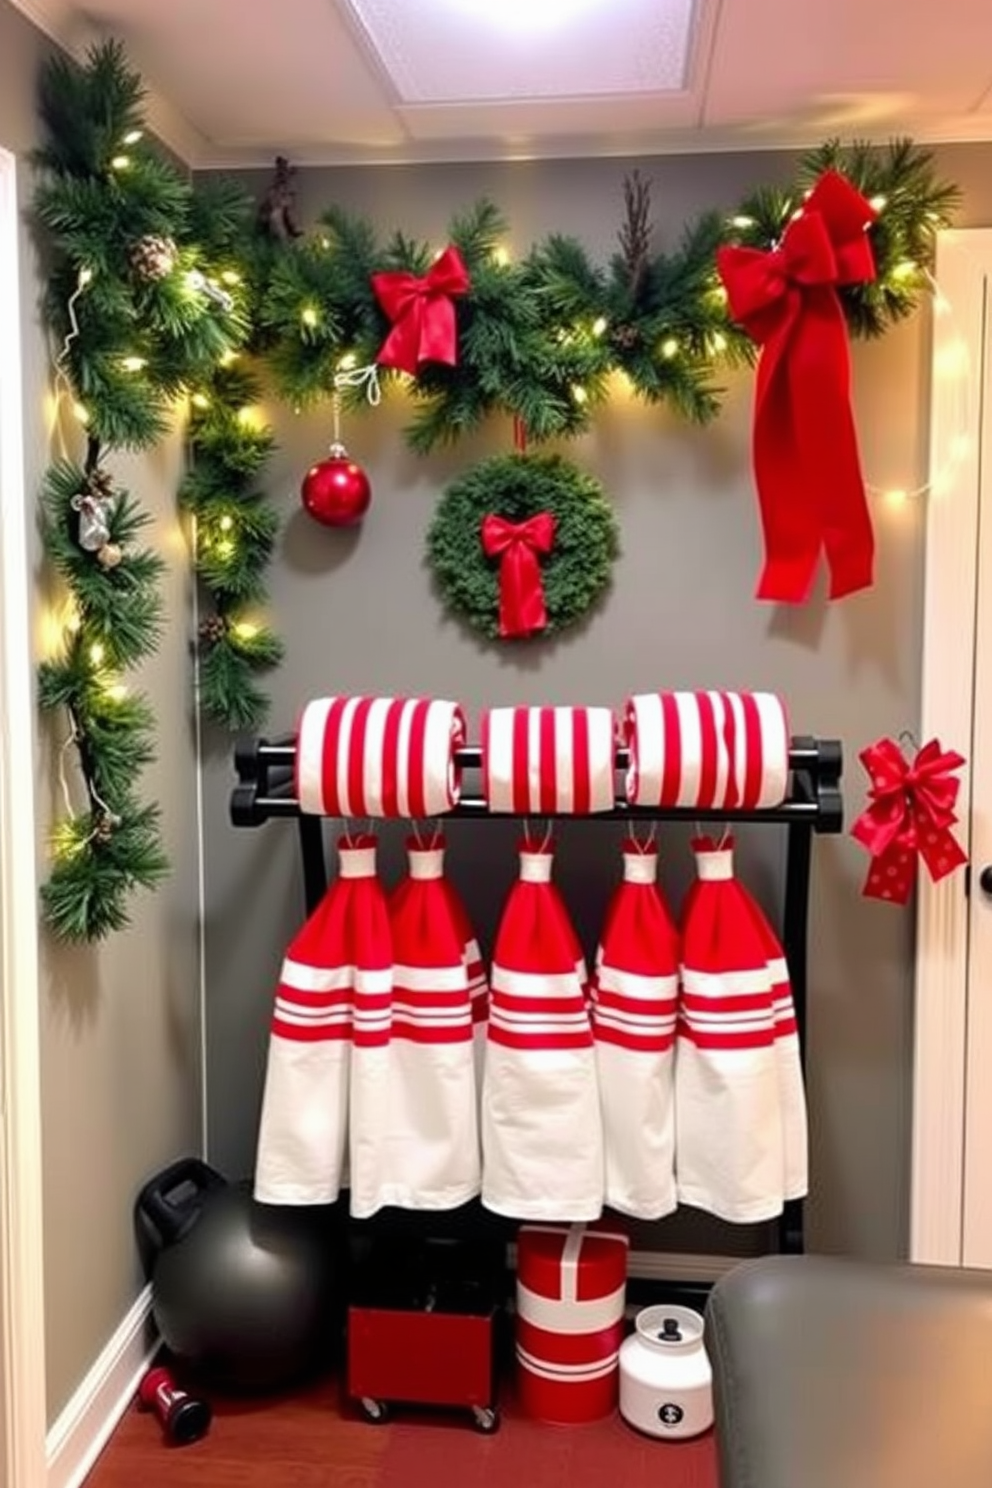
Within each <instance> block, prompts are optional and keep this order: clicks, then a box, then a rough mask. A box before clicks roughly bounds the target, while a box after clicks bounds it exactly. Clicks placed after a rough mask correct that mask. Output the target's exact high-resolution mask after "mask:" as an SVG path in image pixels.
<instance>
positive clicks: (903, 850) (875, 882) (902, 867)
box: [861, 842, 916, 904]
mask: <svg viewBox="0 0 992 1488" xmlns="http://www.w3.org/2000/svg"><path fill="white" fill-rule="evenodd" d="M915 882H916V853H915V852H913V851H911V850H910V849H909V848H907V847H903V846H902V845H901V844H900V843H898V842H894V843H893V844H892V846H891V847H887V848H886V849H885V851H884V852H881V853H879V855H878V857H877V858H873V859H872V862H871V864H870V865H869V868H868V876H867V878H866V879H865V882H864V887H863V889H862V890H861V892H862V894H863V895H864V897H865V898H866V899H886V900H888V902H889V903H890V904H905V903H906V902H907V900H908V899H909V896H910V894H911V893H912V889H913V884H914V883H915Z"/></svg>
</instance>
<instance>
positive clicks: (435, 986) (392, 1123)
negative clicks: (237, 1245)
mask: <svg viewBox="0 0 992 1488" xmlns="http://www.w3.org/2000/svg"><path fill="white" fill-rule="evenodd" d="M408 851H409V871H408V875H407V877H406V878H405V879H404V880H403V882H402V883H401V884H399V886H398V887H397V888H396V890H395V891H394V892H393V894H392V895H391V896H390V900H389V921H390V928H391V934H392V948H393V956H394V963H393V987H392V1001H391V1006H390V1008H389V1010H388V1027H387V1028H386V1030H385V1039H384V1040H383V1039H380V1038H378V1037H377V1038H376V1041H375V1043H374V1044H369V1045H368V1046H363V1045H362V1044H361V1043H360V1041H359V1040H358V1039H357V1038H356V1044H357V1045H358V1046H357V1047H356V1051H355V1089H356V1096H357V1097H358V1100H357V1108H355V1115H354V1121H353V1126H352V1185H351V1209H352V1213H353V1214H354V1215H355V1216H356V1217H359V1218H367V1217H368V1216H369V1215H371V1214H375V1213H376V1212H377V1211H378V1210H379V1209H380V1208H382V1207H383V1206H386V1205H392V1206H398V1207H400V1208H404V1209H453V1208H457V1207H458V1205H460V1204H464V1203H467V1202H468V1200H469V1199H471V1198H474V1197H475V1196H476V1195H477V1194H478V1192H479V1182H480V1161H479V1134H478V1123H477V1109H478V1108H477V1099H476V1086H475V1060H474V1054H473V1047H472V1005H471V996H470V992H469V985H468V973H467V967H466V961H465V938H464V933H463V931H464V927H463V926H460V925H459V924H457V923H456V920H455V917H454V915H453V914H452V909H451V905H452V901H451V899H450V898H449V895H448V892H447V891H446V888H445V883H444V879H443V877H442V874H443V868H444V846H443V842H442V841H441V840H440V839H435V842H434V844H433V845H432V846H431V847H430V848H423V847H421V846H419V845H418V844H417V843H416V841H411V842H410V843H409V844H408ZM377 1032H378V1025H377ZM373 1082H374V1083H373Z"/></svg>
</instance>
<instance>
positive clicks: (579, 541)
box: [427, 454, 619, 640]
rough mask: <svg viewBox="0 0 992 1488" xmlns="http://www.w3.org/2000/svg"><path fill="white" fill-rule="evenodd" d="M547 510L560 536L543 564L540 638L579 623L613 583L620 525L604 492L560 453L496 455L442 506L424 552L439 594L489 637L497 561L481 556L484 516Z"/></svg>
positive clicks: (495, 630)
mask: <svg viewBox="0 0 992 1488" xmlns="http://www.w3.org/2000/svg"><path fill="white" fill-rule="evenodd" d="M545 511H546V512H550V513H551V514H552V515H553V516H554V518H555V538H554V546H553V548H552V550H551V553H550V554H549V555H548V557H547V558H546V559H544V560H543V561H542V563H541V577H542V582H543V586H544V602H545V607H546V609H547V615H548V623H547V626H546V628H545V629H544V630H543V631H541V632H539V635H538V637H535V639H536V638H539V637H540V636H547V635H552V634H554V632H556V631H560V630H564V629H565V628H566V626H569V625H572V624H574V622H575V621H576V620H578V619H580V617H581V616H582V615H584V614H585V613H586V611H587V610H588V609H589V608H590V607H591V606H592V605H593V604H594V603H595V602H596V600H597V599H598V598H599V597H600V596H601V595H602V593H603V591H604V590H605V589H606V587H607V585H608V584H609V581H610V572H611V569H612V566H613V561H614V559H615V558H616V556H617V553H618V551H619V528H618V524H617V519H616V515H615V513H614V511H613V507H612V506H611V505H610V502H609V501H608V500H607V497H606V495H605V493H604V491H603V489H602V487H601V486H600V485H599V484H598V482H597V481H595V480H593V478H592V477H591V476H589V475H586V474H585V473H584V472H583V471H581V470H578V469H577V468H576V467H575V466H574V465H572V464H570V463H569V462H568V461H567V460H564V459H563V458H562V457H561V456H560V455H549V454H512V455H495V456H493V457H492V458H490V459H488V460H483V461H482V462H481V463H480V464H479V465H476V466H475V467H474V468H473V469H472V470H469V471H468V472H467V473H466V474H465V475H463V476H461V477H460V478H459V479H458V480H456V481H454V482H453V483H452V484H451V485H450V486H449V487H448V488H447V490H446V491H445V492H444V494H443V495H442V497H441V499H440V501H439V502H438V504H437V508H436V509H435V512H434V516H433V519H432V521H431V524H430V527H429V529H428V532H427V555H428V560H429V563H430V566H431V569H432V571H433V575H434V581H435V584H436V585H437V589H438V593H439V596H440V598H441V601H442V603H443V604H444V607H445V609H447V610H450V611H451V612H452V613H453V614H456V615H459V616H460V617H461V618H462V619H463V620H465V621H466V623H467V624H468V625H470V626H471V627H472V628H473V629H474V630H477V631H478V632H479V633H480V634H481V635H483V636H485V637H486V638H487V639H488V640H497V639H498V638H499V563H498V561H496V562H493V561H492V560H490V559H488V558H487V557H486V555H485V554H484V552H483V549H482V542H481V539H480V529H481V525H482V519H483V517H485V516H487V515H488V514H489V513H490V512H493V513H496V514H497V515H499V516H501V517H505V518H507V520H508V521H511V522H523V521H526V520H527V519H528V518H529V517H533V516H536V515H537V513H538V512H545Z"/></svg>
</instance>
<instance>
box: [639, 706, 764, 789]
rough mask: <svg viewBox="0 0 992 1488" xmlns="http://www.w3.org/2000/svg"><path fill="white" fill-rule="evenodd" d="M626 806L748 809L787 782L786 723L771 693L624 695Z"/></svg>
mask: <svg viewBox="0 0 992 1488" xmlns="http://www.w3.org/2000/svg"><path fill="white" fill-rule="evenodd" d="M623 731H624V742H625V743H626V745H627V748H628V749H629V750H630V763H629V767H628V770H627V779H626V793H627V800H628V802H629V804H630V805H631V806H690V807H696V808H702V809H710V808H712V809H714V810H723V809H733V808H739V807H743V808H745V809H747V810H754V809H759V808H763V807H768V806H777V805H779V804H780V803H781V802H782V801H784V800H785V797H786V794H787V791H788V786H789V746H790V733H789V722H788V718H787V716H786V712H785V707H784V704H783V703H782V701H781V699H780V698H778V697H776V696H775V694H774V693H771V692H660V693H659V692H652V693H641V694H639V695H637V696H636V697H632V698H628V700H627V704H626V707H625V710H624V725H623Z"/></svg>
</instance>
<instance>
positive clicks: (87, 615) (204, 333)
mask: <svg viewBox="0 0 992 1488" xmlns="http://www.w3.org/2000/svg"><path fill="white" fill-rule="evenodd" d="M141 105H142V86H141V82H140V79H139V78H138V76H137V75H136V74H135V73H134V72H133V71H132V70H131V69H130V68H129V67H128V65H127V62H126V59H125V55H124V52H123V49H122V48H121V47H120V46H119V45H118V44H116V43H113V42H111V43H108V44H105V45H102V46H100V47H98V48H96V49H94V50H93V51H92V52H91V53H90V56H89V58H88V60H87V63H86V65H85V66H80V65H79V64H77V63H75V62H73V61H70V60H68V59H65V58H63V57H55V58H53V59H52V60H51V61H50V62H49V64H48V65H47V67H46V68H45V70H44V73H43V76H42V80H41V89H40V110H41V115H42V119H43V121H44V124H45V127H46V134H47V138H46V142H45V144H44V146H43V148H42V149H41V150H40V151H39V155H38V161H37V163H38V166H39V169H40V179H39V183H38V187H37V191H36V195H35V211H36V214H37V217H38V219H39V221H40V223H41V224H42V225H43V227H44V228H45V229H46V232H47V241H48V250H49V255H50V277H49V292H48V296H47V301H46V307H45V308H46V315H47V320H48V324H49V327H50V329H51V332H52V338H53V344H54V347H55V351H56V388H57V391H58V392H59V393H60V394H61V395H63V397H64V400H65V401H67V402H68V403H69V404H71V409H72V412H73V413H74V415H75V418H76V420H77V422H78V425H79V439H78V443H79V445H80V450H81V453H80V456H79V457H78V458H71V457H70V456H69V455H68V454H67V455H66V457H65V458H62V459H59V460H58V461H57V462H56V463H54V464H53V465H52V467H51V469H50V470H49V472H48V476H47V479H46V481H45V485H44V490H43V492H42V507H43V513H42V533H43V540H44V544H45V550H46V554H47V556H48V559H49V561H50V563H51V566H52V568H53V570H54V572H55V574H56V575H57V577H58V579H59V580H60V581H61V585H62V587H63V595H62V600H61V610H60V614H61V617H62V625H61V628H60V634H59V635H58V637H57V639H56V640H55V641H54V643H53V645H52V647H51V649H50V654H49V655H48V656H47V657H46V658H45V659H44V661H43V663H42V665H41V668H40V673H39V683H38V691H39V703H40V705H41V707H42V708H43V709H44V710H45V711H46V712H47V713H48V714H50V715H51V717H52V720H53V726H54V728H55V730H56V735H55V737H56V740H57V747H58V751H59V753H58V759H59V774H60V778H61V781H62V786H63V794H64V798H65V810H64V814H63V816H62V817H61V819H60V820H59V821H58V822H57V823H56V826H55V830H54V834H53V862H52V868H51V873H50V876H49V878H48V881H47V883H46V884H45V885H44V888H43V892H42V903H43V909H44V914H45V918H46V920H47V923H48V924H49V925H50V927H51V928H52V930H53V931H54V933H55V934H56V935H57V936H58V937H59V938H61V939H64V940H74V941H92V940H99V939H101V938H103V937H104V936H106V935H108V934H110V933H111V932H113V931H117V930H120V929H122V928H123V927H124V926H126V925H127V924H128V922H129V904H130V896H131V893H132V891H133V890H134V889H136V888H151V887H153V886H154V885H155V884H157V883H158V882H159V881H160V880H161V878H162V877H163V875H164V874H165V873H166V872H167V870H168V864H167V860H166V854H165V851H164V847H163V843H162V837H161V824H160V819H159V811H158V807H157V806H156V805H155V803H153V802H152V803H149V802H144V801H142V799H141V795H140V790H139V775H140V772H141V770H142V769H143V768H144V767H145V766H147V765H148V764H149V763H150V762H151V761H152V759H153V758H154V755H155V749H154V735H155V723H154V719H153V717H152V713H151V709H150V707H149V705H148V702H147V700H146V699H145V698H144V697H143V695H142V694H141V693H140V692H137V691H134V690H133V688H132V687H131V685H130V683H129V681H128V680H127V678H128V674H129V673H130V672H132V671H133V670H134V669H135V668H136V667H138V666H140V664H141V662H142V661H143V660H145V659H146V658H147V657H148V656H150V655H151V654H152V653H153V652H154V651H155V649H156V647H157V644H158V641H159V637H160V634H161V630H162V626H163V622H164V617H163V614H162V599H161V593H160V586H159V581H160V578H161V574H162V570H163V563H162V560H161V559H160V557H159V556H158V555H157V554H156V553H155V552H153V551H152V550H151V549H150V548H149V547H148V546H147V545H146V543H145V541H144V539H146V537H147V533H148V528H149V525H150V520H151V519H150V517H149V514H148V513H147V512H146V511H145V510H144V509H143V508H142V506H141V503H140V500H139V499H138V497H137V496H134V495H131V494H129V493H127V492H125V491H123V490H122V489H121V488H120V486H119V485H118V483H117V481H116V479H115V477H114V474H113V469H112V466H113V460H114V456H115V454H116V453H117V452H118V451H122V450H145V449H149V448H151V447H153V446H154V445H155V444H157V443H158V442H159V440H160V439H161V438H162V437H163V436H164V434H165V433H166V432H167V431H168V429H169V427H170V424H171V421H172V418H173V410H174V406H175V403H176V400H177V399H179V398H181V397H182V396H183V395H184V394H186V393H187V392H188V390H189V389H190V388H191V387H194V386H196V385H197V384H199V382H201V381H202V380H203V379H204V378H205V377H206V376H208V375H210V371H211V369H213V368H214V367H215V366H216V364H217V362H218V361H219V360H220V359H222V358H224V357H226V356H228V355H229V354H230V353H231V352H233V351H234V350H235V349H236V348H237V347H238V346H239V345H240V344H241V343H242V341H243V340H244V338H245V335H246V333H247V330H248V320H247V317H246V315H245V312H244V307H243V304H242V302H241V298H240V297H239V294H238V289H237V283H236V281H237V279H238V278H239V276H238V275H237V273H236V271H235V270H234V269H232V268H231V267H230V259H229V258H228V254H229V253H230V252H233V247H234V245H235V243H237V242H239V241H241V240H242V239H243V236H244V232H245V224H246V212H247V209H248V204H247V202H246V201H245V199H244V198H243V197H242V196H241V195H240V194H239V193H236V192H234V191H233V190H232V189H231V188H229V187H225V188H223V189H222V190H220V191H215V192H213V193H211V195H210V196H209V198H208V197H201V196H198V195H197V194H196V193H195V192H194V191H193V189H192V187H191V185H190V182H189V181H188V179H187V178H186V177H185V176H184V175H182V174H181V173H180V172H179V171H178V170H177V169H176V168H175V166H173V165H172V164H171V162H169V161H168V160H167V159H166V158H165V157H164V156H163V155H162V154H161V153H160V152H159V151H157V150H156V149H155V147H154V146H153V145H152V144H151V143H150V142H149V141H148V140H147V139H146V138H145V134H144V123H143V119H142V113H141ZM225 278H227V279H232V280H234V281H235V282H233V283H230V284H228V283H225V282H224V281H225Z"/></svg>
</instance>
